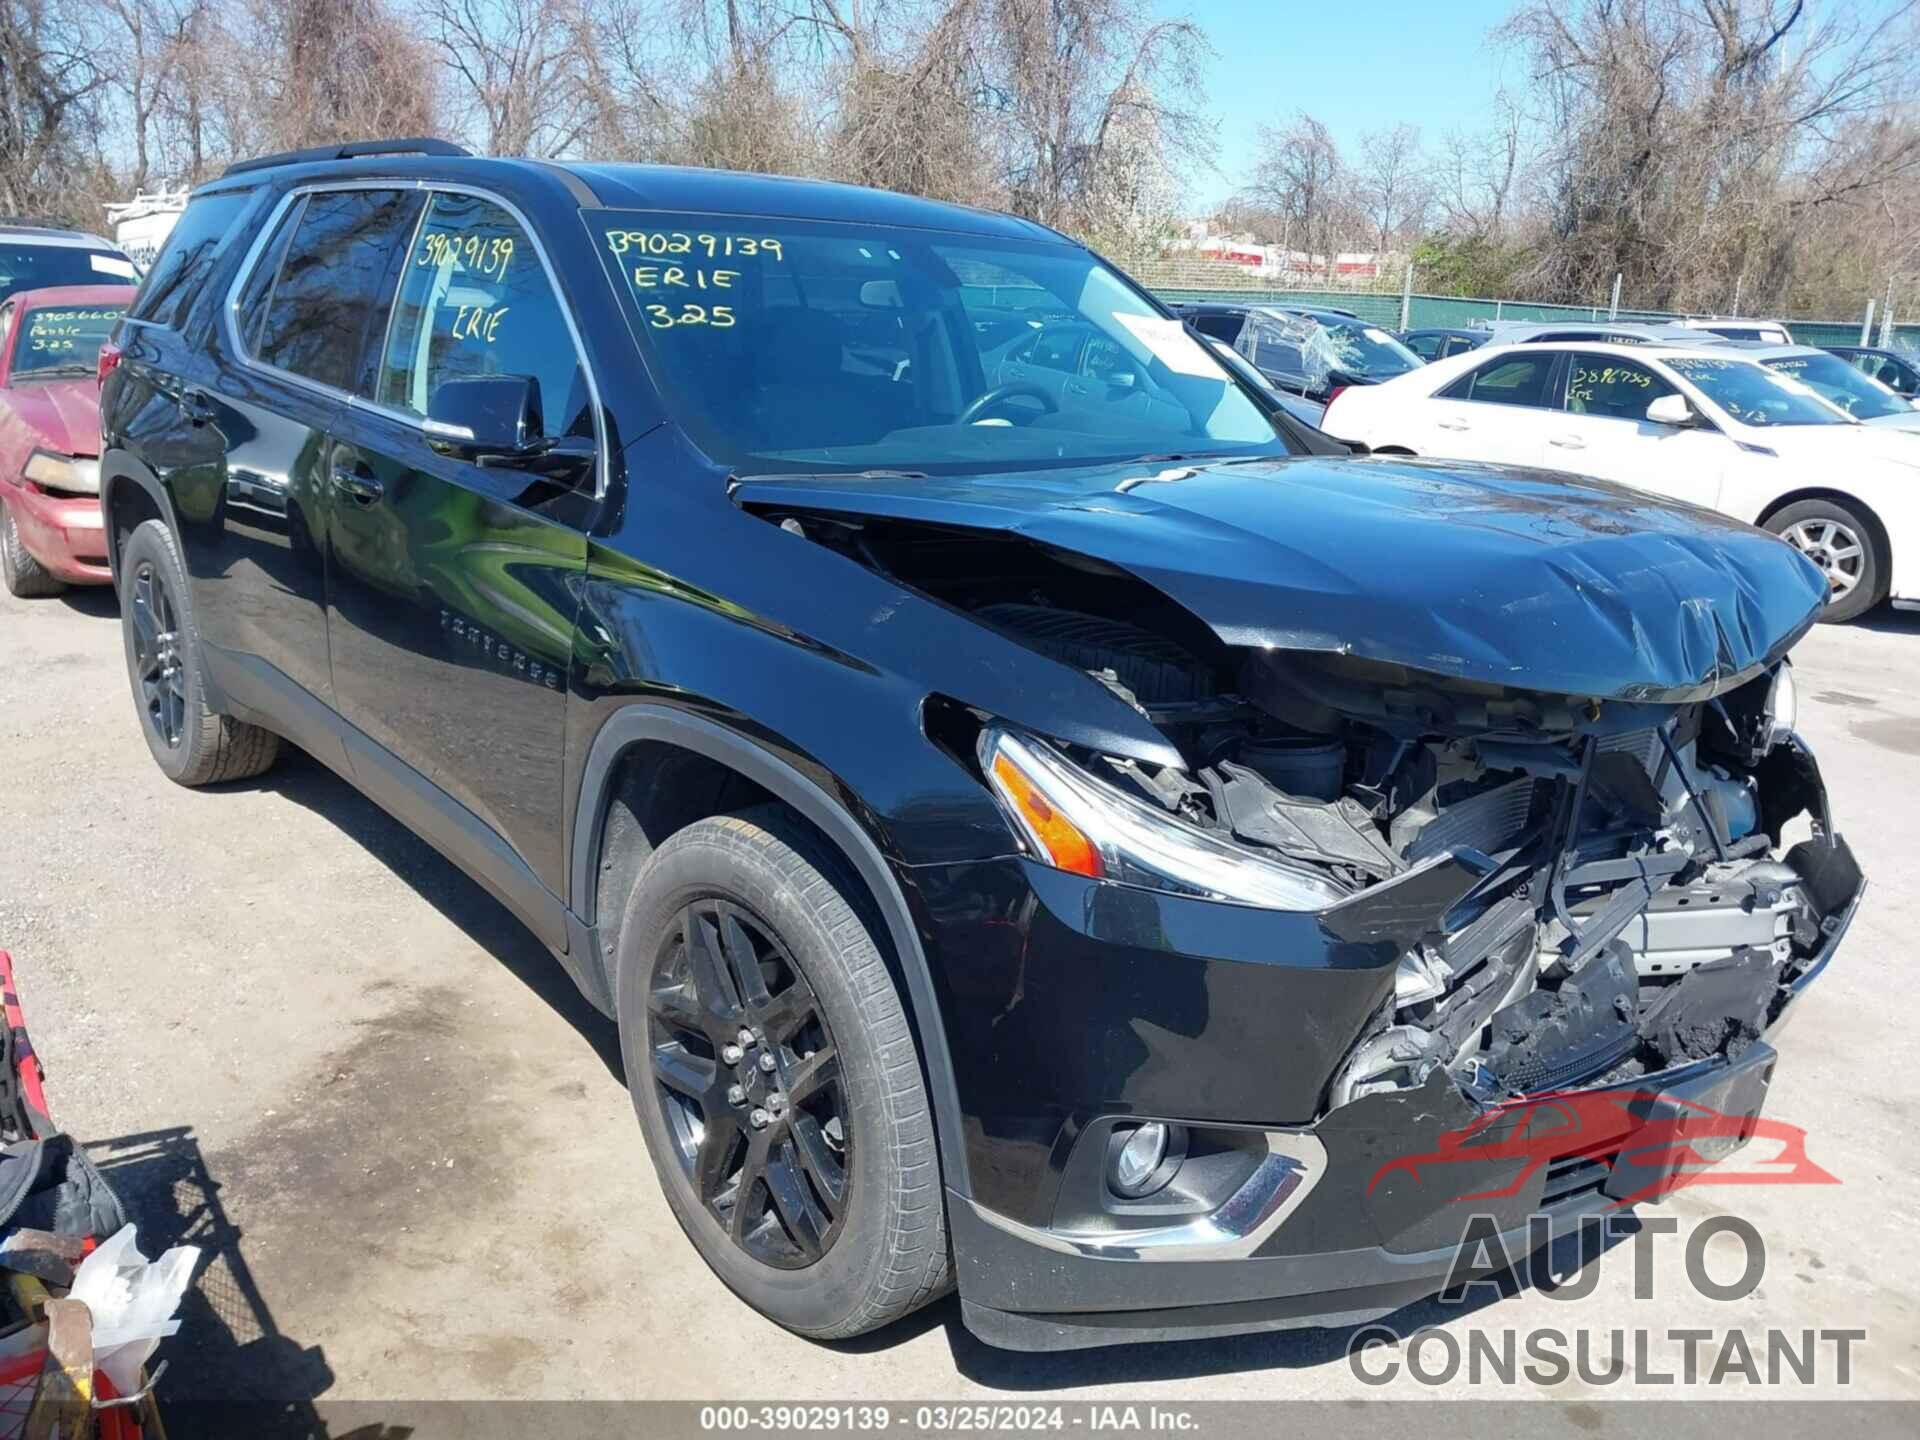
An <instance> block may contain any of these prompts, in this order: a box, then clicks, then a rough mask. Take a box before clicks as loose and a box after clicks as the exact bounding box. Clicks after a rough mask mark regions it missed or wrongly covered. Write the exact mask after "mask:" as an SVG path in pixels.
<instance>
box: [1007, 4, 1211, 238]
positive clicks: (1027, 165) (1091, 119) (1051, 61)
mask: <svg viewBox="0 0 1920 1440" xmlns="http://www.w3.org/2000/svg"><path fill="white" fill-rule="evenodd" d="M990 21H991V27H990V32H989V35H988V38H987V43H988V44H990V45H991V46H992V47H993V49H994V52H995V54H994V59H993V62H992V64H991V70H992V78H991V79H990V81H989V89H988V96H989V104H990V106H991V108H992V110H993V111H994V112H995V113H996V114H997V116H998V118H999V120H1000V123H1001V126H1002V133H1003V142H1002V143H1003V144H1004V146H1005V161H1004V169H1005V175H1006V182H1007V191H1008V199H1009V203H1010V204H1011V206H1012V208H1013V209H1015V210H1016V211H1018V212H1019V213H1021V214H1023V215H1028V216H1031V217H1032V218H1034V219H1036V220H1039V221H1041V222H1043V223H1045V224H1050V225H1063V226H1069V227H1071V226H1075V225H1081V224H1084V223H1085V220H1086V200H1087V196H1088V192H1089V189H1090V187H1091V186H1092V185H1093V183H1094V181H1095V177H1096V176H1097V175H1098V174H1099V171H1100V166H1101V164H1102V161H1103V158H1104V156H1105V151H1106V147H1107V145H1108V144H1109V142H1110V140H1111V139H1112V137H1113V135H1114V127H1115V125H1116V123H1122V124H1126V123H1131V124H1132V125H1133V126H1134V127H1136V129H1137V127H1138V126H1139V125H1141V124H1150V125H1151V126H1152V127H1153V129H1154V131H1155V133H1156V134H1157V135H1158V136H1159V143H1160V145H1161V147H1162V153H1163V154H1164V155H1165V156H1166V157H1167V159H1168V161H1169V163H1170V164H1175V165H1178V164H1181V163H1192V162H1193V161H1195V160H1197V159H1199V158H1200V157H1202V156H1204V155H1205V154H1207V153H1208V152H1209V150H1210V146H1211V134H1210V132H1209V130H1208V129H1207V127H1206V125H1205V122H1204V121H1203V120H1202V119H1201V117H1200V115H1199V113H1198V110H1197V108H1196V103H1197V101H1198V99H1199V97H1200V93H1201V88H1200V74H1199V62H1200V58H1201V56H1202V54H1203V53H1205V49H1206V40H1205V37H1204V36H1203V35H1202V34H1201V32H1200V29H1199V27H1198V26H1196V25H1195V24H1194V23H1193V22H1192V21H1190V20H1167V19H1159V20H1156V19H1153V18H1152V12H1151V9H1150V7H1149V6H1148V5H1147V4H1146V3H1145V0H993V3H992V5H991V7H990Z"/></svg>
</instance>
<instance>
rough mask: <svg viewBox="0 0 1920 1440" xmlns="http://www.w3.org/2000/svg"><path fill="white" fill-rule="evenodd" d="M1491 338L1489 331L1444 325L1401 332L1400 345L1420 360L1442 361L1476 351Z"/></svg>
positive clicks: (1491, 334) (1491, 333)
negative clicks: (1464, 352)
mask: <svg viewBox="0 0 1920 1440" xmlns="http://www.w3.org/2000/svg"><path fill="white" fill-rule="evenodd" d="M1492 338H1493V332H1492V331H1491V330H1470V329H1466V328H1458V329H1456V328H1454V327H1452V326H1446V325H1434V326H1428V327H1427V328H1425V329H1421V330H1402V331H1401V332H1400V335H1399V340H1400V343H1401V344H1402V345H1404V346H1406V347H1407V348H1408V349H1409V350H1411V351H1413V353H1414V354H1416V355H1418V356H1419V357H1420V358H1421V359H1422V360H1444V359H1446V358H1447V356H1449V355H1458V354H1460V353H1461V352H1463V351H1466V350H1478V349H1479V348H1480V347H1481V346H1482V345H1484V344H1486V343H1487V341H1488V340H1490V339H1492Z"/></svg>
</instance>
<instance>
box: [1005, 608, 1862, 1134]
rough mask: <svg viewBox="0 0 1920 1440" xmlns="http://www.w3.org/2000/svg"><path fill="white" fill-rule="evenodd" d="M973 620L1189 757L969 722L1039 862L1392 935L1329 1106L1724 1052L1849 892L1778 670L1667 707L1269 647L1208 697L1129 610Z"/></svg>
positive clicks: (1831, 926)
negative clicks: (1110, 753) (1081, 671)
mask: <svg viewBox="0 0 1920 1440" xmlns="http://www.w3.org/2000/svg"><path fill="white" fill-rule="evenodd" d="M982 616H983V618H986V619H989V620H990V621H992V622H993V623H996V624H998V625H1001V626H1004V627H1006V628H1008V629H1009V630H1010V631H1012V632H1013V633H1016V634H1019V635H1021V637H1022V638H1023V639H1024V640H1026V641H1027V642H1028V643H1030V644H1034V645H1036V646H1038V647H1039V648H1042V649H1043V650H1047V651H1049V652H1051V653H1054V654H1055V655H1056V656H1057V657H1059V658H1062V659H1069V660H1078V661H1081V662H1091V663H1088V665H1087V668H1089V669H1090V670H1092V671H1093V673H1095V674H1096V675H1098V676H1100V677H1101V678H1103V679H1104V680H1106V682H1107V683H1108V684H1109V685H1110V686H1112V687H1114V688H1116V689H1118V690H1120V691H1122V692H1124V693H1125V694H1126V695H1127V697H1128V698H1129V699H1130V700H1132V701H1133V702H1134V703H1136V704H1138V705H1139V706H1140V707H1141V708H1142V710H1143V712H1144V713H1146V714H1147V715H1148V716H1149V717H1150V718H1152V719H1153V720H1154V721H1155V722H1156V724H1157V725H1158V726H1159V727H1160V728H1161V729H1162V730H1163V731H1164V733H1166V734H1167V735H1168V736H1169V737H1170V738H1171V739H1172V740H1173V741H1174V743H1175V744H1176V746H1177V747H1178V748H1179V749H1180V752H1181V754H1182V756H1183V757H1184V758H1185V759H1186V761H1187V764H1186V765H1185V766H1184V767H1173V766H1166V767H1154V766H1149V765H1144V764H1142V763H1139V762H1137V761H1133V760H1121V759H1115V758H1111V757H1103V756H1094V755H1080V756H1070V755H1069V754H1068V753H1067V752H1065V751H1064V750H1062V749H1057V748H1055V747H1053V746H1050V745H1048V744H1046V743H1045V742H1042V741H1039V740H1037V739H1035V738H1033V737H1031V736H1021V735H1018V734H1015V733H1012V732H1009V731H1006V730H1004V729H1001V728H999V727H995V726H991V725H989V726H988V727H986V728H985V729H984V730H983V731H982V734H981V737H980V740H979V759H980V763H981V767H982V770H983V773H984V774H986V776H987V777H988V778H989V780H990V781H991V783H992V784H993V785H994V787H995V789H996V791H997V793H998V794H999V796H1000V798H1001V800H1002V803H1003V805H1004V806H1005V808H1006V810H1007V813H1008V814H1009V816H1010V817H1011V818H1012V819H1013V820H1014V822H1015V824H1016V825H1017V826H1018V827H1019V829H1020V830H1021V833H1022V834H1023V836H1024V837H1025V839H1026V840H1027V842H1028V843H1029V845H1030V846H1031V847H1032V848H1033V849H1034V851H1035V852H1036V854H1038V855H1039V856H1041V858H1043V859H1046V860H1047V861H1048V862H1049V863H1052V864H1054V865H1055V866H1057V867H1058V868H1062V869H1066V870H1069V871H1072V872H1074V873H1078V874H1083V875H1087V876H1089V877H1090V878H1105V879H1112V880H1118V881H1122V882H1125V883H1133V884H1140V885H1145V886H1147V887H1149V888H1157V889H1164V890H1171V891H1174V892H1175V893H1182V894H1188V895H1195V896H1200V897H1204V898H1211V899H1214V900H1221V901H1227V902H1230V903H1239V904H1248V905H1263V906H1269V907H1272V908H1278V909H1285V910H1311V911H1313V912H1314V913H1315V914H1316V915H1317V916H1318V918H1319V923H1320V925H1321V926H1322V927H1323V929H1324V930H1325V931H1326V932H1327V933H1328V934H1330V935H1331V936H1333V937H1335V938H1336V939H1337V940H1339V941H1342V942H1347V943H1350V944H1359V945H1379V944H1389V945H1391V946H1392V947H1393V948H1394V950H1395V951H1396V952H1397V954H1398V957H1399V958H1398V961H1397V965H1396V968H1395V972H1394V977H1393V986H1392V989H1391V992H1390V993H1389V994H1388V995H1387V996H1386V997H1385V999H1384V1000H1383V1002H1382V1003H1381V1005H1380V1007H1379V1009H1378V1010H1377V1012H1375V1014H1374V1015H1373V1016H1372V1017H1371V1019H1370V1021H1369V1023H1368V1025H1367V1026H1366V1029H1365V1031H1364V1033H1363V1034H1361V1035H1360V1036H1359V1037H1358V1039H1357V1040H1356V1041H1355V1043H1354V1044H1353V1045H1352V1047H1351V1048H1350V1050H1349V1051H1348V1053H1347V1055H1346V1058H1345V1060H1344V1062H1343V1063H1342V1064H1341V1065H1340V1066H1339V1068H1338V1069H1337V1071H1336V1072H1335V1073H1333V1074H1332V1075H1330V1076H1328V1077H1327V1085H1326V1090H1325V1094H1324V1097H1323V1106H1322V1109H1323V1113H1325V1112H1330V1111H1334V1110H1338V1109H1339V1108H1340V1107H1342V1106H1345V1105H1348V1104H1351V1103H1352V1102H1354V1101H1356V1100H1360V1099H1362V1098H1365V1097H1368V1096H1373V1095H1380V1094H1386V1093H1392V1092H1396V1091H1410V1090H1416V1089H1419V1088H1421V1087H1423V1086H1425V1085H1427V1084H1428V1083H1429V1081H1430V1080H1431V1078H1432V1077H1433V1076H1434V1075H1435V1074H1437V1073H1444V1074H1445V1075H1446V1076H1448V1077H1450V1079H1451V1081H1452V1083H1453V1084H1454V1085H1455V1086H1457V1087H1458V1088H1459V1089H1460V1091H1461V1092H1462V1093H1463V1094H1464V1095H1465V1096H1467V1097H1469V1098H1471V1099H1472V1100H1473V1101H1474V1102H1476V1103H1480V1104H1491V1103H1496V1102H1500V1101H1504V1100H1508V1099H1511V1098H1514V1097H1518V1096H1525V1095H1530V1094H1535V1093H1538V1092H1542V1091H1549V1090H1562V1089H1566V1088H1568V1087H1573V1086H1580V1085H1589V1084H1607V1083H1617V1082H1621V1081H1625V1080H1630V1079H1633V1078H1635V1077H1638V1076H1643V1075H1647V1074H1652V1073H1654V1072H1658V1071H1663V1070H1667V1069H1670V1068H1672V1067H1674V1066H1678V1065H1683V1064H1686V1063H1688V1062H1692V1061H1699V1060H1705V1059H1710V1058H1713V1057H1726V1058H1738V1057H1739V1056H1740V1055H1741V1054H1742V1053H1743V1052H1744V1051H1745V1050H1746V1049H1747V1047H1749V1046H1750V1045H1751V1044H1752V1043H1753V1042H1754V1041H1755V1040H1757V1039H1758V1038H1759V1037H1760V1036H1761V1034H1763V1033H1764V1032H1765V1031H1766V1030H1767V1028H1768V1027H1769V1026H1770V1025H1772V1024H1773V1023H1774V1021H1775V1020H1776V1019H1777V1018H1778V1017H1779V1015H1780V1013H1781V1011H1782V1009H1783V1008H1784V1007H1785V1005H1786V1004H1787V1002H1788V1000H1789V998H1790V997H1791V995H1792V994H1793V992H1794V990H1795V989H1796V987H1797V986H1798V985H1799V983H1800V982H1802V981H1803V980H1804V979H1805V978H1806V977H1807V975H1808V972H1809V970H1810V968H1811V967H1812V966H1813V965H1814V964H1815V963H1816V960H1817V959H1818V957H1820V956H1821V955H1822V954H1823V953H1824V951H1825V948H1826V942H1827V941H1828V939H1829V938H1830V937H1832V936H1833V935H1834V934H1835V933H1836V931H1837V930H1838V929H1839V928H1840V927H1841V926H1843V925H1844V924H1845V922H1846V919H1847V917H1848V915H1849V914H1850V910H1851V906H1852V905H1853V903H1854V901H1855V899H1856V898H1857V896H1858V894H1859V891H1860V889H1861V877H1860V873H1859V870H1858V868H1857V866H1856V865H1855V863H1854V861H1853V858H1852V855H1851V853H1850V852H1849V851H1848V849H1847V847H1846V844H1845V842H1844V841H1843V840H1841V839H1840V838H1839V837H1838V836H1837V835H1836V834H1835V833H1834V832H1833V829H1832V825H1831V820H1830V817H1829V815H1828V813H1827V805H1826V797H1825V792H1824V789H1823V788H1822V786H1821V783H1820V779H1819V774H1818V771H1817V769H1816V768H1815V765H1814V762H1813V758H1812V756H1811V754H1810V753H1809V751H1808V750H1807V748H1806V746H1805V744H1804V742H1803V741H1802V740H1801V739H1800V738H1799V737H1798V735H1797V734H1796V733H1795V732H1794V729H1793V724H1794V691H1793V672H1792V669H1791V667H1790V665H1789V664H1788V662H1786V661H1784V660H1783V661H1780V662H1778V663H1776V664H1775V665H1773V666H1772V667H1770V668H1768V669H1766V670H1764V671H1762V672H1761V673H1759V674H1758V675H1756V676H1754V677H1753V678H1751V679H1748V680H1746V681H1745V682H1744V683H1742V684H1740V685H1738V686H1737V687H1736V688H1734V689H1732V690H1730V691H1727V692H1726V693H1724V694H1713V695H1709V696H1708V697H1707V698H1704V699H1702V700H1698V701H1693V702H1689V703H1687V704H1682V705H1655V704H1644V703H1632V702H1624V701H1616V700H1601V699H1597V698H1584V697H1567V696H1551V695H1541V694H1537V693H1532V692H1527V691H1523V690H1517V689H1512V688H1504V687H1494V686H1490V685H1486V684H1481V683H1478V682H1468V681H1454V680H1444V679H1441V678H1439V677H1435V676H1431V675H1420V674H1417V673H1413V672H1409V671H1406V670H1404V669H1399V668H1397V667H1390V666H1385V665H1381V664H1379V663H1377V662H1369V661H1356V660H1352V659H1348V658H1345V657H1322V656H1314V657H1308V656H1301V655H1297V654H1288V653H1285V652H1278V651H1262V652H1256V653H1251V654H1247V655H1244V656H1242V657H1239V664H1238V668H1237V672H1236V673H1235V675H1234V677H1233V679H1234V682H1235V683H1234V688H1233V689H1231V690H1225V689H1214V688H1213V687H1212V686H1211V684H1210V677H1211V676H1212V675H1215V674H1217V672H1213V671H1209V670H1208V668H1207V667H1203V666H1196V665H1192V664H1181V663H1179V661H1178V660H1177V658H1176V654H1175V651H1174V647H1172V646H1171V645H1170V644H1169V642H1166V641H1164V640H1160V639H1158V638H1156V637H1153V636H1151V635H1148V634H1147V633H1146V632H1144V631H1135V630H1133V629H1132V627H1129V626H1126V625H1124V624H1122V623H1119V622H1112V621H1097V620H1095V619H1093V618H1092V617H1088V616H1074V617H1063V616H1061V614H1060V613H1059V612H1057V611H1044V610H1038V609H1036V608H1034V607H1030V606H1021V605H1007V604H1001V605H993V606H988V607H986V608H985V609H984V610H983V612H982ZM1155 819H1157V821H1158V823H1157V824H1156V823H1154V822H1155Z"/></svg>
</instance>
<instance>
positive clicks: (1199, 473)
mask: <svg viewBox="0 0 1920 1440" xmlns="http://www.w3.org/2000/svg"><path fill="white" fill-rule="evenodd" d="M734 496H735V499H736V501H737V502H739V503H741V504H744V505H748V506H752V507H756V508H772V509H778V510H783V511H786V510H797V511H802V512H807V511H813V512H828V513H834V514H841V515H848V514H854V515H869V516H875V517H890V518H895V519H908V520H917V521H922V522H926V523H931V524H940V525H949V526H956V527H961V528H966V529H975V530H992V531H999V532H1004V533H1008V534H1013V535H1019V536H1022V537H1025V538H1028V539H1031V540H1033V541H1035V542H1038V543H1040V544H1044V545H1048V546H1052V547H1054V548H1056V549H1059V550H1063V551H1069V552H1074V553H1078V554H1081V555H1085V556H1089V557H1092V558H1096V559H1099V560H1103V561H1106V562H1108V563H1110V564H1112V565H1115V566H1117V567H1119V568H1121V569H1123V570H1127V571H1130V572H1132V573H1133V574H1134V575H1137V576H1138V577H1139V578H1140V579H1142V580H1144V581H1146V582H1148V583H1149V584H1151V585H1153V586H1155V587H1156V588H1157V589H1159V590H1160V591H1161V592H1162V593H1164V594H1165V595H1167V596H1168V597H1169V598H1171V599H1173V600H1174V601H1176V602H1178V603H1179V604H1180V605H1182V606H1184V607H1185V608H1186V609H1187V610H1189V611H1190V612H1192V614H1193V615H1195V616H1196V617H1197V618H1198V619H1200V620H1201V621H1202V622H1204V623H1205V624H1206V625H1207V626H1209V627H1210V628H1211V629H1212V630H1213V631H1214V632H1215V633H1216V634H1217V635H1219V637H1220V638H1221V639H1222V640H1223V641H1225V642H1226V643H1227V644H1230V645H1238V646H1255V647H1273V648H1277V649H1286V650H1300V651H1313V652H1321V653H1332V654H1350V655H1355V656H1360V657H1363V658H1366V659H1370V660H1377V661H1383V662H1387V663H1391V664H1397V665H1403V666H1407V667H1409V668H1411V669H1415V670H1422V671H1428V672H1431V673H1433V674H1437V675H1444V676H1452V677H1456V678H1460V679H1466V680H1476V681H1485V682H1489V683H1493V684H1500V685H1509V686H1514V687H1517V688H1521V689H1528V690H1539V691H1546V692H1551V693H1555V694H1564V695H1580V696H1594V697H1598V698H1603V699H1621V700H1638V701H1647V702H1659V703H1669V704H1677V703H1683V702H1686V701H1690V700H1695V699H1699V698H1702V697H1704V696H1706V695H1709V694H1712V693H1715V692H1717V691H1719V690H1722V689H1725V688H1728V687H1729V686H1730V685H1731V684H1733V683H1736V682H1737V681H1739V680H1743V679H1745V678H1746V677H1747V676H1748V675H1750V674H1751V673H1753V672H1754V671H1756V670H1757V669H1759V668H1760V667H1761V666H1764V665H1766V664H1769V663H1771V662H1772V661H1773V660H1774V659H1775V658H1777V657H1778V656H1779V655H1780V654H1782V653H1783V652H1784V651H1785V650H1786V649H1787V648H1788V647H1789V646H1790V645H1791V644H1792V643H1793V642H1794V641H1795V640H1797V639H1798V638H1799V637H1800V636H1801V635H1802V634H1803V633H1805V631H1806V630H1807V628H1808V627H1809V626H1810V625H1811V624H1812V623H1813V621H1814V620H1815V618H1816V617H1817V616H1818V614H1819V612H1820V608H1821V606H1822V605H1823V604H1824V603H1825V601H1826V596H1827V583H1826V580H1825V577H1824V576H1823V575H1822V574H1821V572H1820V571H1819V570H1818V569H1816V568H1815V567H1814V566H1813V565H1812V564H1811V563H1810V562H1808V561H1807V560H1806V559H1804V558H1803V557H1802V556H1800V555H1799V554H1797V553H1796V552H1795V551H1794V550H1792V549H1791V548H1790V547H1789V546H1787V545H1786V544H1784V543H1782V542H1781V541H1779V540H1776V539H1775V538H1774V537H1773V536H1771V535H1768V534H1765V533H1764V532H1762V531H1759V530H1755V529H1753V528H1752V527H1750V526H1747V525H1743V524H1741V523H1740V522H1738V521H1735V520H1732V519H1729V518H1727V517H1726V516H1723V515H1718V514H1715V513H1713V512H1711V511H1706V510H1700V509H1696V508H1694V507H1692V506H1687V505H1680V504H1675V503H1670V502H1667V501H1663V500H1660V499H1657V498H1654V497H1651V496H1648V495H1644V494H1641V493H1639V492H1636V491H1631V490H1627V489H1624V488H1621V487H1618V486H1614V485H1609V484H1606V483H1604V482H1601V481H1594V480H1581V479H1574V478H1570V477H1567V476H1563V475H1558V474H1548V473H1547V472H1544V471H1535V470H1519V469H1509V468H1504V467H1498V466H1490V465H1474V464H1464V463H1453V462H1438V461H1424V460H1396V459H1385V458H1379V457H1375V458H1368V459H1346V458H1339V459H1327V458H1321V457H1300V458H1292V459H1277V460H1261V461H1253V462H1238V463H1228V464H1211V465H1208V464H1201V465H1151V464H1148V465H1139V464H1134V465H1125V466H1104V467H1098V468H1092V469H1071V470H1054V471H1038V472H1030V473H1021V474H1013V475H992V476H964V477H933V478H928V479H912V478H897V477H891V476H874V477H859V476H849V477H838V476H824V477H814V478H806V479H798V478H796V479H763V480H745V481H740V482H738V483H737V484H736V486H735V491H734Z"/></svg>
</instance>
